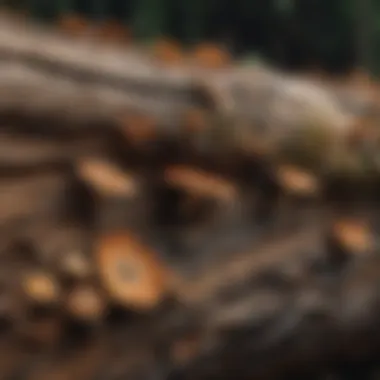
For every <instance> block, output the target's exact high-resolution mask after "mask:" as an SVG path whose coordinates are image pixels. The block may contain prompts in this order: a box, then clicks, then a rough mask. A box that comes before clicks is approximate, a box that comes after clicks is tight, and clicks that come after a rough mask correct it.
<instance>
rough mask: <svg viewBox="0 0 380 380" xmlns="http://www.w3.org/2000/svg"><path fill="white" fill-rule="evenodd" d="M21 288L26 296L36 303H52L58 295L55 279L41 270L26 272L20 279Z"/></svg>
mask: <svg viewBox="0 0 380 380" xmlns="http://www.w3.org/2000/svg"><path fill="white" fill-rule="evenodd" d="M22 288H23V291H24V293H25V295H26V296H27V298H28V299H29V300H30V301H31V302H33V303H36V304H40V305H47V304H54V303H56V302H57V301H58V299H59V296H60V288H59V284H58V283H57V281H56V280H55V279H54V278H53V277H52V276H50V275H49V274H48V273H45V272H43V271H32V272H30V273H27V274H26V275H25V276H24V278H23V281H22Z"/></svg>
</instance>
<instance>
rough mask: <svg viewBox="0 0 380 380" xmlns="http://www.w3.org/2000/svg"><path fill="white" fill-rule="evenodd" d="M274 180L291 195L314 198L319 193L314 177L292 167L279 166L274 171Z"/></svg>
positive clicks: (318, 184) (317, 182) (318, 185)
mask: <svg viewBox="0 0 380 380" xmlns="http://www.w3.org/2000/svg"><path fill="white" fill-rule="evenodd" d="M276 178H277V180H278V183H279V185H280V186H281V188H282V189H283V190H284V191H285V192H286V193H289V194H292V195H301V196H314V195H316V194H318V193H319V191H320V183H319V181H318V178H317V177H316V176H314V175H313V174H312V173H310V172H306V171H304V170H301V169H298V168H296V167H293V166H289V165H282V166H280V167H279V168H278V169H277V171H276Z"/></svg>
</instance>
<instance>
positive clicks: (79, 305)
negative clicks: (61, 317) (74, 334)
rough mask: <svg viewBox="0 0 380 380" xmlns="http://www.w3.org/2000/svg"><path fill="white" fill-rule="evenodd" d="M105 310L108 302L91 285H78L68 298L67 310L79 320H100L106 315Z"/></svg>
mask: <svg viewBox="0 0 380 380" xmlns="http://www.w3.org/2000/svg"><path fill="white" fill-rule="evenodd" d="M105 310H106V302H105V301H104V299H103V297H102V296H101V295H100V293H99V292H98V291H97V290H96V289H95V288H94V287H93V286H90V285H77V286H76V287H75V288H74V289H72V290H71V292H70V293H69V294H68V296H67V299H66V311H67V312H68V314H69V315H70V316H72V317H74V318H76V319H79V320H83V321H97V320H100V319H101V318H102V317H103V316H104V313H105Z"/></svg>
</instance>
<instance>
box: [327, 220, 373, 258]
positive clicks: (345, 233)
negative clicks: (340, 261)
mask: <svg viewBox="0 0 380 380" xmlns="http://www.w3.org/2000/svg"><path fill="white" fill-rule="evenodd" d="M332 235H333V238H334V239H335V240H336V242H337V243H338V244H339V245H340V246H341V247H342V248H344V249H345V250H347V251H348V252H350V253H351V252H355V253H362V252H368V251H370V250H371V249H373V248H374V236H373V234H372V233H371V229H370V227H369V225H368V224H367V223H366V222H365V221H364V220H362V219H357V218H341V219H338V220H336V221H334V222H333V226H332Z"/></svg>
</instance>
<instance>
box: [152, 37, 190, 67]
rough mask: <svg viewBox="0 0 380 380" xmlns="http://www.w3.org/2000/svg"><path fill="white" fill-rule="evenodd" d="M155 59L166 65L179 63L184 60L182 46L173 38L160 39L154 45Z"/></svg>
mask: <svg viewBox="0 0 380 380" xmlns="http://www.w3.org/2000/svg"><path fill="white" fill-rule="evenodd" d="M154 59H155V61H156V62H158V63H161V64H164V65H169V66H172V65H179V64H181V63H182V62H183V60H184V55H183V53H182V49H181V46H180V45H179V44H178V43H177V42H175V41H172V40H161V41H158V42H157V43H156V44H155V46H154Z"/></svg>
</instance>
